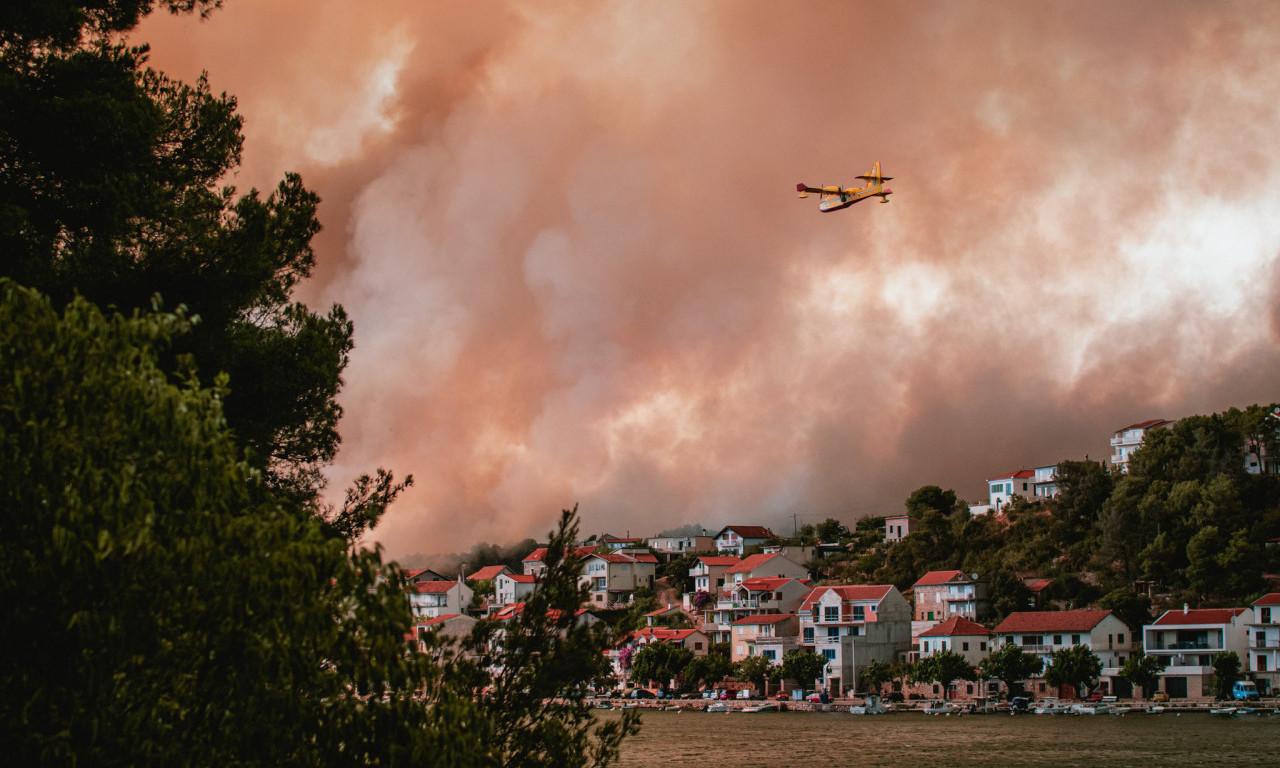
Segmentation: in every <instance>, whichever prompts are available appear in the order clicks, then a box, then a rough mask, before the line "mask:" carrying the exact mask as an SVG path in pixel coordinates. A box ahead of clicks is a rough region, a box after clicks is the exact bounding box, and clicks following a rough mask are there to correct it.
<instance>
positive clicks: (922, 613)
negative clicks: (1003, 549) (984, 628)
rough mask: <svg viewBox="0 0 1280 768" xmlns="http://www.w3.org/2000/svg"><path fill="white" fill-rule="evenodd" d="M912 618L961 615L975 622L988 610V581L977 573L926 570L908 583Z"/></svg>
mask: <svg viewBox="0 0 1280 768" xmlns="http://www.w3.org/2000/svg"><path fill="white" fill-rule="evenodd" d="M911 594H912V601H913V602H914V603H915V610H914V612H913V613H912V616H911V618H912V619H913V620H915V621H943V620H945V619H948V618H951V617H952V616H963V617H965V618H966V619H970V620H972V621H976V620H978V619H979V618H981V617H982V616H983V615H984V614H985V613H986V611H987V607H988V600H987V584H986V582H984V581H979V580H978V574H976V573H975V574H973V575H969V574H967V573H965V572H964V571H929V572H928V573H926V574H925V575H923V576H921V577H920V579H919V581H917V582H916V583H915V584H913V585H912V586H911Z"/></svg>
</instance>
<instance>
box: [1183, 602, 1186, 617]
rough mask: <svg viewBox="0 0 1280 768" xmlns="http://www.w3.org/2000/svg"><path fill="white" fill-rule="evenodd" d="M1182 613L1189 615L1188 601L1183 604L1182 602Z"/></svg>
mask: <svg viewBox="0 0 1280 768" xmlns="http://www.w3.org/2000/svg"><path fill="white" fill-rule="evenodd" d="M1182 615H1183V616H1186V615H1187V604H1186V603H1183V604H1182Z"/></svg>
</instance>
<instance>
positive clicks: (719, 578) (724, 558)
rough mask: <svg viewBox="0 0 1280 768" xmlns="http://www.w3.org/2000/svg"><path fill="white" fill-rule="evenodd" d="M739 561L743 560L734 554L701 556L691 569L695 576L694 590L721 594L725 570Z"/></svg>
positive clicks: (690, 571)
mask: <svg viewBox="0 0 1280 768" xmlns="http://www.w3.org/2000/svg"><path fill="white" fill-rule="evenodd" d="M739 562H741V561H740V560H739V559H738V558H737V557H734V556H733V555H704V556H702V557H699V558H698V562H696V563H694V565H693V567H692V568H690V569H689V575H690V576H692V577H693V591H694V592H707V593H709V594H712V595H718V594H720V589H721V587H723V586H724V580H725V577H724V572H725V571H727V570H729V569H730V568H732V567H733V566H735V565H737V564H738V563H739Z"/></svg>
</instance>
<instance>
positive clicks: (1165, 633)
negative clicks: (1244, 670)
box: [1142, 605, 1256, 699]
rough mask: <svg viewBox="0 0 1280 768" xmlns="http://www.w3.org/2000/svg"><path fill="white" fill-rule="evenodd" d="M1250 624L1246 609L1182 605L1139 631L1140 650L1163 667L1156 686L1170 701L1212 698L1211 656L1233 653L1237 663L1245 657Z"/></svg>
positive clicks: (1250, 619) (1247, 654)
mask: <svg viewBox="0 0 1280 768" xmlns="http://www.w3.org/2000/svg"><path fill="white" fill-rule="evenodd" d="M1252 622H1253V611H1252V610H1251V609H1249V608H1194V609H1188V608H1187V606H1186V605H1183V606H1182V608H1180V609H1174V610H1171V611H1165V612H1164V613H1163V614H1161V615H1160V617H1159V618H1158V619H1156V620H1155V621H1154V622H1152V623H1150V624H1148V625H1146V626H1145V627H1143V628H1142V646H1143V651H1144V652H1145V653H1146V654H1147V655H1148V656H1155V657H1157V658H1159V659H1160V660H1161V662H1162V663H1163V664H1164V671H1162V672H1161V673H1160V687H1161V688H1162V689H1163V690H1164V692H1165V693H1167V694H1169V696H1170V698H1175V699H1185V698H1188V697H1201V696H1212V695H1213V687H1212V682H1213V674H1214V672H1213V656H1214V654H1217V653H1221V652H1223V651H1234V652H1235V654H1236V656H1238V657H1239V658H1240V660H1241V662H1244V660H1245V659H1247V658H1249V655H1250V654H1249V626H1250V624H1251V623H1252ZM1255 639H1256V638H1255Z"/></svg>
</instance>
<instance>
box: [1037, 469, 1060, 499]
mask: <svg viewBox="0 0 1280 768" xmlns="http://www.w3.org/2000/svg"><path fill="white" fill-rule="evenodd" d="M1032 472H1034V473H1035V474H1034V476H1033V477H1032V478H1031V495H1032V496H1033V497H1034V498H1037V499H1052V498H1053V497H1054V496H1057V495H1058V465H1057V464H1050V465H1049V466H1047V467H1036V468H1035V469H1034V470H1032Z"/></svg>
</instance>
